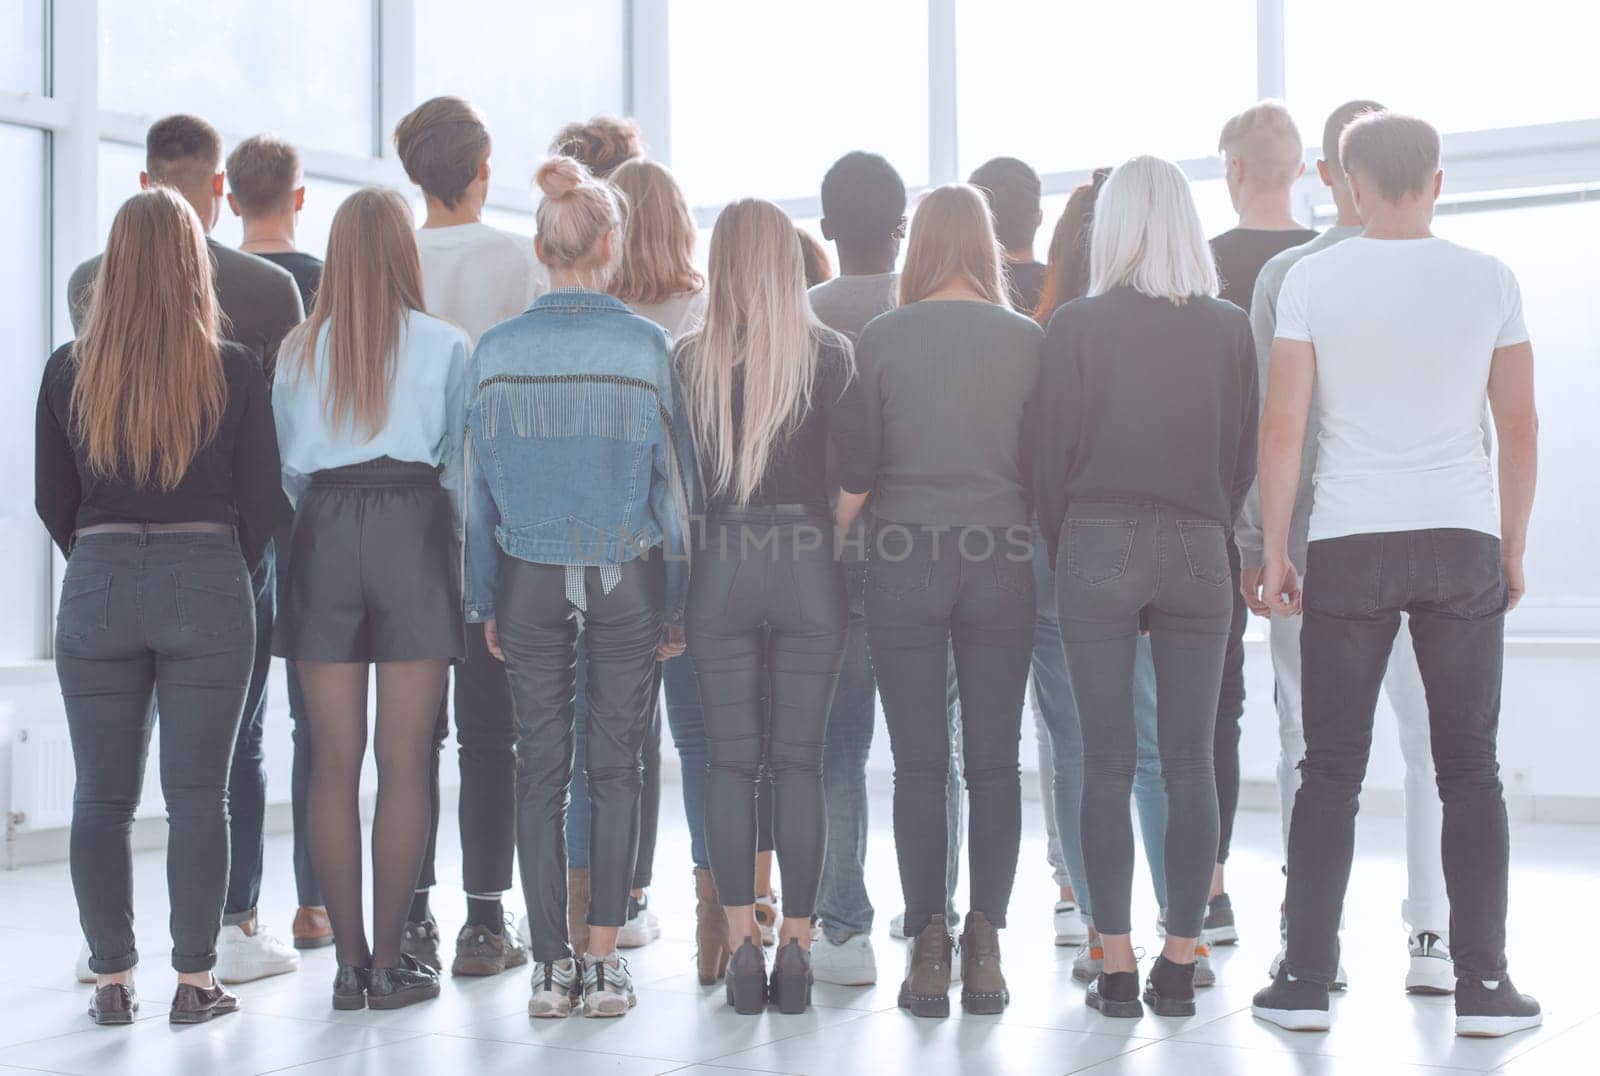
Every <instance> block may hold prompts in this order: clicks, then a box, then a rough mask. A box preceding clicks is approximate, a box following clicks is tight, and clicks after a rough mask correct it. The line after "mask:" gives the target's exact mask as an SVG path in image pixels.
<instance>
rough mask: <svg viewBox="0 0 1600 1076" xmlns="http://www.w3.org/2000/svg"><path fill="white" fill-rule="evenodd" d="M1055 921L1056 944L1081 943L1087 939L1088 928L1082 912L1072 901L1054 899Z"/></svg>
mask: <svg viewBox="0 0 1600 1076" xmlns="http://www.w3.org/2000/svg"><path fill="white" fill-rule="evenodd" d="M1055 922H1056V944H1057V945H1063V946H1065V945H1082V944H1083V943H1084V942H1086V941H1088V940H1089V928H1088V926H1087V925H1086V924H1085V923H1084V921H1083V913H1082V912H1080V911H1078V906H1077V904H1075V903H1074V902H1072V901H1070V900H1058V901H1056V918H1055Z"/></svg>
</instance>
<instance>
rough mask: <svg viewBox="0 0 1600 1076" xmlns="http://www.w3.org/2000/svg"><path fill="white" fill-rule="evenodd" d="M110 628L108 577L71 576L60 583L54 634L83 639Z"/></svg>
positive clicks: (100, 574) (97, 574) (109, 582)
mask: <svg viewBox="0 0 1600 1076" xmlns="http://www.w3.org/2000/svg"><path fill="white" fill-rule="evenodd" d="M110 626H111V575H110V573H108V572H95V573H93V574H82V575H73V574H71V573H68V575H67V577H66V578H65V579H64V580H62V581H61V606H60V608H59V610H58V611H57V613H56V631H57V632H58V633H59V634H60V635H61V638H63V639H84V638H87V637H88V636H90V635H92V634H94V633H95V632H97V631H105V630H106V629H107V628H109V627H110Z"/></svg>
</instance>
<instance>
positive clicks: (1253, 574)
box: [1233, 272, 1278, 616]
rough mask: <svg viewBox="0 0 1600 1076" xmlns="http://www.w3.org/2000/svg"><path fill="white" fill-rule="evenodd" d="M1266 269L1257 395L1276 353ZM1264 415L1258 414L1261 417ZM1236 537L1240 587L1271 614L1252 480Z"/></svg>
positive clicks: (1254, 606) (1260, 286) (1255, 322)
mask: <svg viewBox="0 0 1600 1076" xmlns="http://www.w3.org/2000/svg"><path fill="white" fill-rule="evenodd" d="M1267 276H1268V274H1266V273H1265V272H1263V273H1262V274H1261V275H1260V276H1258V277H1256V289H1255V292H1254V294H1253V295H1252V296H1251V297H1250V336H1251V341H1252V343H1253V344H1254V345H1255V364H1256V387H1257V396H1258V397H1259V395H1260V386H1261V383H1262V382H1264V381H1265V380H1266V379H1267V362H1268V360H1269V359H1270V358H1271V356H1272V338H1273V335H1274V332H1275V330H1276V328H1277V321H1278V310H1277V302H1276V297H1275V296H1274V294H1273V289H1272V288H1271V287H1270V286H1269V284H1268V282H1267ZM1259 419H1260V415H1259V413H1258V414H1257V420H1258V421H1259ZM1233 539H1234V542H1235V543H1236V544H1237V545H1238V547H1239V564H1240V569H1241V570H1240V576H1239V589H1240V590H1242V591H1243V592H1244V599H1245V602H1246V603H1247V604H1248V605H1249V606H1250V611H1251V612H1252V613H1255V614H1256V615H1257V616H1266V615H1267V605H1266V602H1264V601H1262V600H1261V597H1260V592H1261V561H1262V559H1263V557H1262V536H1261V490H1260V487H1258V486H1257V485H1255V484H1254V483H1252V484H1251V486H1250V489H1249V490H1248V491H1247V492H1246V493H1245V496H1244V503H1243V504H1242V505H1240V507H1239V514H1238V519H1236V520H1235V521H1234V526H1233Z"/></svg>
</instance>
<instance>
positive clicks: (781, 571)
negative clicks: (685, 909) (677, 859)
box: [685, 505, 849, 918]
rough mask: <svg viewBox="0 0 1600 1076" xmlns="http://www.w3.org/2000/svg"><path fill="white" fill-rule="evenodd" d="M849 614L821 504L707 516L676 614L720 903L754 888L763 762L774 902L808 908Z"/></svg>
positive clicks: (741, 901)
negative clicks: (683, 636) (700, 747)
mask: <svg viewBox="0 0 1600 1076" xmlns="http://www.w3.org/2000/svg"><path fill="white" fill-rule="evenodd" d="M848 618H849V607H848V602H847V601H846V598H845V583H844V566H843V565H842V564H840V563H839V562H838V561H837V560H835V559H834V555H833V524H832V521H831V520H829V519H828V518H827V517H826V516H825V515H810V514H807V513H806V512H805V510H804V509H803V508H801V507H800V506H798V505H780V506H775V507H769V508H747V509H742V510H729V511H725V512H721V513H718V514H717V515H715V516H713V517H712V518H711V519H710V520H709V521H708V522H707V524H706V530H705V538H704V541H703V543H702V544H701V546H700V547H699V550H698V552H697V555H696V558H695V570H694V576H693V579H692V581H691V583H690V587H689V600H688V608H687V612H686V615H685V627H686V629H687V631H688V638H689V655H690V657H692V658H693V659H694V669H695V675H696V677H697V678H698V679H699V681H700V704H701V710H702V713H703V716H704V721H705V730H706V762H707V766H706V845H707V848H708V851H709V854H710V860H711V873H712V876H713V877H714V878H715V879H716V883H717V893H718V895H719V896H720V898H721V900H722V903H723V904H724V905H727V906H730V907H739V906H743V905H747V904H753V903H754V902H755V884H754V883H755V861H756V851H757V845H758V843H759V841H758V830H759V823H758V818H757V813H758V812H757V805H758V799H757V797H758V792H757V789H758V786H759V783H760V781H761V777H762V773H763V771H765V772H767V773H770V774H771V776H772V801H773V803H772V828H773V843H774V845H775V846H776V850H777V853H778V863H779V866H780V867H781V869H782V871H783V914H784V916H785V917H786V918H809V917H810V916H811V915H812V913H813V912H814V911H815V910H816V900H817V887H818V885H819V884H820V882H821V879H822V857H823V854H824V851H825V850H826V847H827V832H828V817H827V808H826V806H825V804H824V801H823V793H822V753H823V748H824V746H825V744H826V741H827V728H828V708H829V707H830V706H832V705H833V693H834V689H835V688H836V687H837V686H838V684H839V667H840V665H841V664H842V663H843V661H844V649H845V630H846V625H847V623H848Z"/></svg>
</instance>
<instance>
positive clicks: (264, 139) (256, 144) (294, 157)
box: [227, 134, 302, 213]
mask: <svg viewBox="0 0 1600 1076" xmlns="http://www.w3.org/2000/svg"><path fill="white" fill-rule="evenodd" d="M227 173H228V189H229V191H231V192H232V194H233V200H234V201H236V202H238V203H239V208H240V209H241V210H242V211H243V212H245V213H272V212H275V211H277V210H280V209H283V208H284V207H285V206H286V205H287V204H288V203H289V201H290V199H291V198H292V197H293V195H294V192H295V189H296V188H297V187H299V186H301V184H302V175H301V171H300V153H299V151H298V150H296V149H295V148H294V146H293V145H291V144H290V143H289V142H287V141H285V140H284V139H282V138H279V137H278V136H277V135H274V134H259V135H252V136H251V137H249V138H247V139H245V140H244V141H243V142H240V143H239V144H238V145H237V146H234V147H233V152H232V153H230V154H228V163H227Z"/></svg>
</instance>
